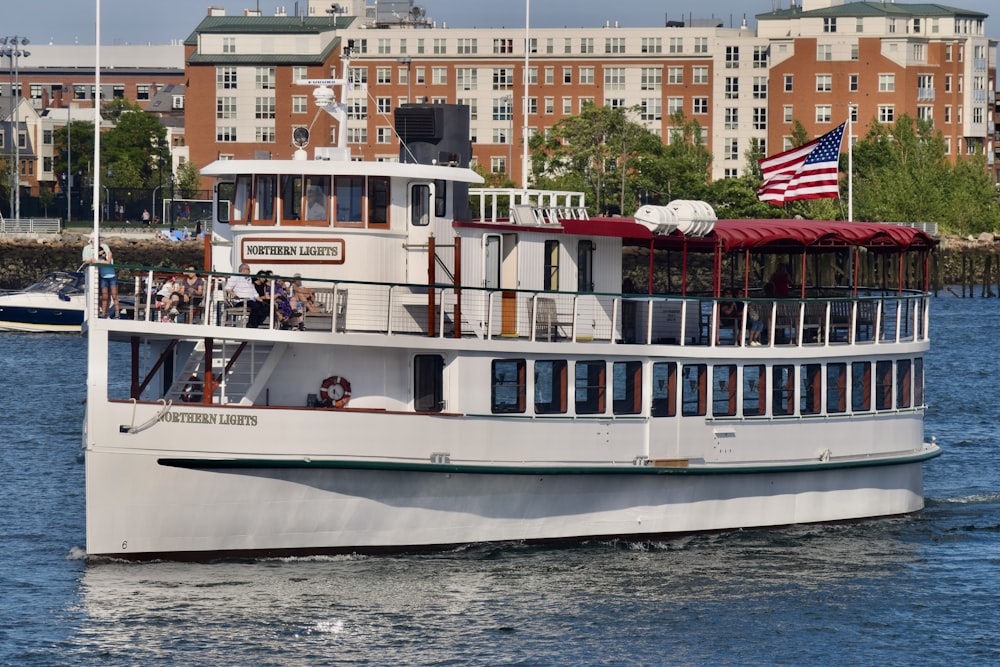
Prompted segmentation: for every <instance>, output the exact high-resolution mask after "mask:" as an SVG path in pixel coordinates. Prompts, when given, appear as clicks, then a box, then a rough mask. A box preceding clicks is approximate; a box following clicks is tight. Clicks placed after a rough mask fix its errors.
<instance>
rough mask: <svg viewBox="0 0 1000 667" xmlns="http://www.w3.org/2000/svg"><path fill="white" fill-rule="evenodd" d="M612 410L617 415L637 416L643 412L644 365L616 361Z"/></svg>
mask: <svg viewBox="0 0 1000 667" xmlns="http://www.w3.org/2000/svg"><path fill="white" fill-rule="evenodd" d="M612 380H613V382H614V389H613V397H612V408H613V410H614V413H615V414H616V415H637V414H639V412H640V411H641V410H642V363H641V362H638V361H616V362H615V364H614V369H613V372H612Z"/></svg>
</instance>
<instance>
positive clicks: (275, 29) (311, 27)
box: [184, 16, 355, 65]
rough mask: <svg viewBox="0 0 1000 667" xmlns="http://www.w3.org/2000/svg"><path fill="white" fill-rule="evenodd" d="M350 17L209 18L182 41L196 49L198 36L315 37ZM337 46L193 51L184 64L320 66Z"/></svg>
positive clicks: (335, 43) (336, 40) (351, 19)
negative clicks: (306, 50) (299, 50)
mask: <svg viewBox="0 0 1000 667" xmlns="http://www.w3.org/2000/svg"><path fill="white" fill-rule="evenodd" d="M354 18H355V17H353V16H341V17H337V18H332V17H331V18H318V17H301V16H209V17H207V18H205V19H202V22H201V23H199V24H198V27H197V28H195V29H194V32H193V33H191V36H190V37H188V38H187V39H186V40H184V44H185V45H187V46H194V47H197V46H198V35H199V34H205V33H210V34H216V35H248V34H252V35H260V34H270V35H316V34H319V33H324V32H330V31H333V30H337V29H342V28H346V27H347V26H349V25H351V23H353V22H354ZM339 44H340V37H334V38H333V39H331V40H330V43H329V44H327V45H326V47H325V48H324V49H323V50H322V51H321V52H319V53H267V54H265V53H210V54H204V53H199V52H198V51H195V52H194V53H192V54H191V56H190V57H189V58H188V59H187V62H188V64H191V65H199V64H211V65H322V64H324V63H326V62H327V60H328V59H329V57H330V54H331V53H332V52H333V50H334V49H335V48H336V47H337V46H338V45H339Z"/></svg>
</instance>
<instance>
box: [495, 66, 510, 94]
mask: <svg viewBox="0 0 1000 667" xmlns="http://www.w3.org/2000/svg"><path fill="white" fill-rule="evenodd" d="M513 85H514V69H513V68H512V67H497V68H495V69H494V70H493V90H506V89H508V88H510V87H511V86H513Z"/></svg>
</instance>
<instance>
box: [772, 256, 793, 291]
mask: <svg viewBox="0 0 1000 667" xmlns="http://www.w3.org/2000/svg"><path fill="white" fill-rule="evenodd" d="M771 285H772V286H773V288H774V296H776V297H777V298H779V299H784V298H785V297H787V296H788V285H789V275H788V270H787V269H786V268H785V265H784V264H778V268H777V269H775V270H774V273H773V274H772V275H771Z"/></svg>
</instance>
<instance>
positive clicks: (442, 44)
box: [433, 37, 448, 56]
mask: <svg viewBox="0 0 1000 667" xmlns="http://www.w3.org/2000/svg"><path fill="white" fill-rule="evenodd" d="M433 48H434V54H435V55H439V56H443V55H445V54H446V53H448V40H446V39H442V38H440V37H436V38H434V46H433Z"/></svg>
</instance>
